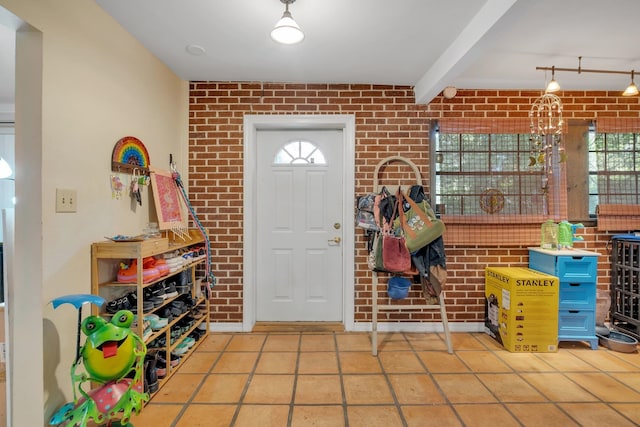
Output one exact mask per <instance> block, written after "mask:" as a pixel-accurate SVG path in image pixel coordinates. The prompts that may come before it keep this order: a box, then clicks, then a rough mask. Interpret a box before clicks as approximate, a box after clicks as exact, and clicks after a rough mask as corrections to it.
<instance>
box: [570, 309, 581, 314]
mask: <svg viewBox="0 0 640 427" xmlns="http://www.w3.org/2000/svg"><path fill="white" fill-rule="evenodd" d="M569 313H571V314H576V313H580V310H569Z"/></svg>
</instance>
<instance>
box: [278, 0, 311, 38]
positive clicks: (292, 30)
mask: <svg viewBox="0 0 640 427" xmlns="http://www.w3.org/2000/svg"><path fill="white" fill-rule="evenodd" d="M280 1H281V2H282V3H284V5H285V9H284V13H283V14H282V18H280V20H279V21H278V22H277V23H276V25H275V27H273V30H271V38H272V39H273V40H274V41H276V42H278V43H282V44H296V43H300V42H301V41H302V40H304V33H303V32H302V30H301V29H300V26H299V25H298V23H297V22H296V21H294V19H293V17H292V16H291V12H289V5H290V4H291V3H293V2H295V1H296V0H280Z"/></svg>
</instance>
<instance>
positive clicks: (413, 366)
mask: <svg viewBox="0 0 640 427" xmlns="http://www.w3.org/2000/svg"><path fill="white" fill-rule="evenodd" d="M378 358H379V359H380V362H382V367H383V368H384V371H385V372H386V373H407V372H416V373H424V372H426V370H425V368H424V366H423V365H422V363H420V359H419V358H418V356H416V355H415V354H414V353H413V352H412V351H411V352H409V351H387V352H380V353H378Z"/></svg>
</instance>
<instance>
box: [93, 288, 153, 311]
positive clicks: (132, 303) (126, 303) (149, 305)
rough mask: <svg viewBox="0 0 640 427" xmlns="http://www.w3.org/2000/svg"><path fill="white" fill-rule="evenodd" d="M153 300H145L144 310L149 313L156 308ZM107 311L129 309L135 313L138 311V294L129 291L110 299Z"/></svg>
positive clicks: (143, 303)
mask: <svg viewBox="0 0 640 427" xmlns="http://www.w3.org/2000/svg"><path fill="white" fill-rule="evenodd" d="M154 308H155V307H154V305H153V302H151V301H147V300H143V301H142V311H143V312H145V313H148V312H150V311H152V310H153V309H154ZM105 309H106V311H107V313H109V314H116V313H117V312H118V311H120V310H129V311H131V312H133V313H135V314H137V313H138V294H137V293H135V292H129V293H127V294H125V295H122V296H120V297H118V298H115V299H113V300H111V301H108V302H107V304H106V307H105Z"/></svg>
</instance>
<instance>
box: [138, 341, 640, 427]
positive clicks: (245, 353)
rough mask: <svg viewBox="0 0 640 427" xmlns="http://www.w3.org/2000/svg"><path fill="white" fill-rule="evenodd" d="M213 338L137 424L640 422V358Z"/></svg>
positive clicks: (426, 344)
mask: <svg viewBox="0 0 640 427" xmlns="http://www.w3.org/2000/svg"><path fill="white" fill-rule="evenodd" d="M378 338H379V342H380V345H379V352H378V357H374V356H372V355H371V341H370V336H369V334H367V333H345V332H326V333H307V332H304V333H278V332H268V333H263V332H261V333H248V334H246V333H237V334H220V333H212V334H210V335H209V336H208V337H207V338H206V340H205V341H204V342H202V344H201V345H200V346H199V347H198V348H197V350H196V351H195V352H194V353H193V354H192V355H191V357H190V358H189V359H188V360H186V361H185V362H184V364H183V365H182V366H181V367H180V369H179V370H178V371H177V372H176V374H175V375H173V377H171V379H170V380H169V381H167V383H166V384H165V385H164V386H163V387H162V388H161V389H160V391H159V392H158V393H157V394H156V395H155V396H154V397H153V399H152V400H151V402H150V403H149V404H148V405H147V406H146V407H145V408H144V410H143V411H142V413H141V414H140V415H139V416H136V417H134V418H133V419H132V422H133V424H134V425H135V426H136V427H146V426H153V427H164V426H177V427H187V426H188V427H196V426H206V427H216V426H225V427H226V426H234V427H246V426H251V427H266V426H274V427H285V426H296V427H300V426H327V427H339V426H348V427H359V426H367V427H376V426H384V427H393V426H421V427H422V426H425V427H426V426H500V427H509V426H545V427H550V426H563V427H564V426H598V427H603V426H616V427H624V426H637V425H640V355H638V354H637V353H632V354H625V353H619V352H614V351H610V350H607V349H604V348H600V349H599V350H590V349H589V348H588V346H587V345H586V344H585V345H583V344H582V343H561V348H560V350H559V351H558V352H557V353H529V354H524V353H509V352H508V351H506V350H504V349H502V348H501V347H500V346H499V345H498V344H497V343H495V342H494V341H493V340H492V339H491V338H489V337H488V336H487V335H485V334H482V333H454V334H452V341H453V346H454V354H453V355H451V354H448V353H447V352H446V347H445V343H444V341H443V337H442V336H441V335H439V334H434V333H429V334H418V333H389V334H379V337H378Z"/></svg>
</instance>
